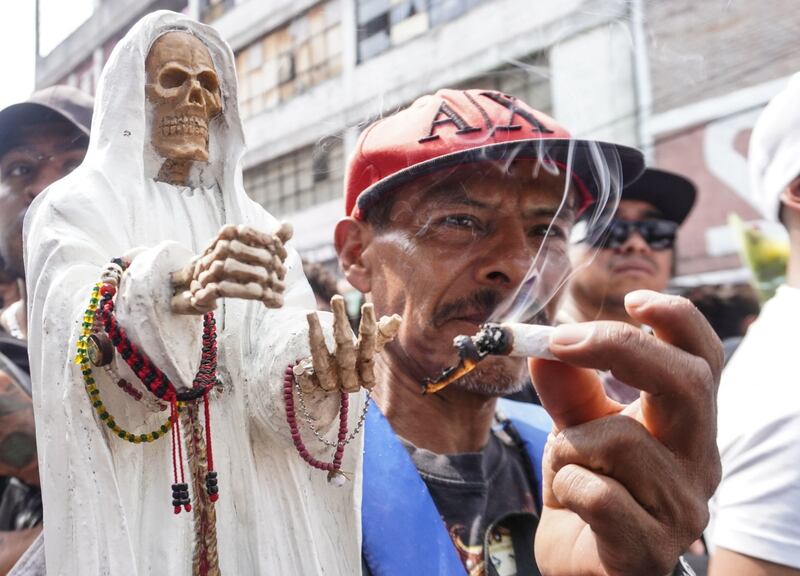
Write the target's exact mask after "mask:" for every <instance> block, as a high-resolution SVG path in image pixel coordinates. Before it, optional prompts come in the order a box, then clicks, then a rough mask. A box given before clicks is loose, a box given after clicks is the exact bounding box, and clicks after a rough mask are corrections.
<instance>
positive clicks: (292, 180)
mask: <svg viewBox="0 0 800 576" xmlns="http://www.w3.org/2000/svg"><path fill="white" fill-rule="evenodd" d="M343 182H344V146H343V144H342V139H341V137H339V136H331V137H329V138H326V139H324V140H323V141H321V142H319V143H318V144H316V145H314V146H308V147H306V148H302V149H300V150H297V151H295V152H292V153H290V154H287V155H285V156H282V157H280V158H276V159H274V160H268V161H267V162H264V163H263V164H261V165H259V166H256V167H254V168H251V169H249V170H247V171H246V172H245V173H244V185H245V190H247V193H248V194H249V195H250V197H251V198H252V199H253V200H255V201H256V202H258V203H259V204H261V205H262V206H264V208H266V209H267V210H268V211H269V212H270V213H271V214H272V215H273V216H277V217H283V216H285V215H287V214H291V213H292V212H297V211H300V210H304V209H306V208H310V207H311V206H314V205H316V204H319V203H320V202H325V201H327V200H333V199H334V198H339V197H341V196H342V194H343V191H342V190H343V188H342V186H343Z"/></svg>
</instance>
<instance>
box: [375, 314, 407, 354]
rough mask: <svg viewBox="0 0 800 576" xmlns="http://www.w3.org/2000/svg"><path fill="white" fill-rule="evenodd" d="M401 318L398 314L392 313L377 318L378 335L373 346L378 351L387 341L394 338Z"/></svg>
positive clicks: (401, 320) (398, 329)
mask: <svg viewBox="0 0 800 576" xmlns="http://www.w3.org/2000/svg"><path fill="white" fill-rule="evenodd" d="M402 322H403V318H402V317H401V316H400V315H399V314H392V315H391V316H381V319H380V320H378V335H377V338H376V342H375V347H376V350H377V351H378V352H380V351H381V350H383V347H384V346H386V345H387V344H388V343H389V342H391V341H392V340H394V339H395V337H396V336H397V333H398V332H399V331H400V324H402Z"/></svg>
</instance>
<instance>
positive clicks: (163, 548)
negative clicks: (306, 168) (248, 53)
mask: <svg viewBox="0 0 800 576" xmlns="http://www.w3.org/2000/svg"><path fill="white" fill-rule="evenodd" d="M243 140H244V139H243V132H242V125H241V121H240V118H239V114H238V110H237V101H236V78H235V73H234V60H233V55H232V53H231V51H230V48H229V47H228V46H227V44H226V43H225V42H224V41H223V40H222V39H221V38H220V36H219V35H218V34H217V33H216V32H215V31H214V29H212V28H210V27H207V26H204V25H201V24H198V23H196V22H194V21H192V20H190V19H187V18H185V17H183V16H181V15H178V14H173V13H170V12H157V13H153V14H150V15H148V16H146V17H145V18H143V19H142V20H141V21H140V22H139V23H137V24H136V25H135V26H134V27H133V28H132V29H131V31H130V32H129V33H128V34H127V35H126V36H125V37H124V38H123V39H122V40H121V41H120V42H119V44H118V45H117V46H116V48H115V49H114V51H113V53H112V54H111V57H110V58H109V61H108V63H107V65H106V67H105V69H104V71H103V74H102V76H101V78H100V81H99V86H98V92H97V97H96V106H95V116H94V124H93V127H92V134H91V141H90V145H89V151H88V153H87V155H86V160H85V161H84V163H83V164H82V166H80V167H79V168H78V169H77V170H75V171H74V172H73V173H72V174H71V175H70V176H68V177H67V178H65V179H64V180H62V181H60V182H58V183H57V184H55V185H54V186H52V187H51V188H50V189H49V190H48V191H47V192H46V193H45V194H43V195H41V196H40V197H39V198H38V199H37V201H36V202H35V204H34V206H33V207H32V208H31V210H30V211H29V213H28V221H27V222H26V264H27V268H28V271H27V272H28V286H29V287H30V290H31V296H30V298H29V302H30V310H29V314H30V355H31V369H32V377H33V386H34V399H35V403H36V406H35V407H36V423H37V440H38V444H39V458H40V470H41V478H42V480H41V481H42V490H43V497H44V506H45V508H44V509H45V521H44V526H45V548H46V555H47V571H48V574H51V575H56V574H65V575H66V574H75V575H78V574H126V575H133V574H142V575H143V574H159V575H162V574H170V575H172V574H190V573H193V574H219V573H224V574H322V573H326V574H358V573H360V569H361V551H360V521H359V509H360V498H361V490H360V482H359V481H358V480H356V481H352V482H346V481H345V479H346V477H347V476H350V475H356V476H357V475H358V473H359V471H360V466H361V457H360V455H361V446H360V439H361V437H360V435H358V434H357V432H358V430H359V428H360V425H361V423H362V422H363V413H364V410H365V409H366V406H365V394H364V393H363V392H362V390H361V388H362V386H363V387H366V388H369V386H370V385H371V383H372V382H374V375H373V373H372V357H373V355H374V354H375V353H376V351H377V350H379V349H380V347H381V345H382V344H384V343H385V342H386V341H387V340H388V339H391V337H392V336H393V334H394V333H396V330H397V327H398V323H399V318H397V317H395V318H385V319H381V321H380V322H376V320H375V317H374V312H373V311H372V309H371V308H369V307H366V308H365V309H364V311H363V320H362V325H361V327H360V330H359V332H360V334H359V338H358V340H357V341H355V340H356V339H355V337H354V335H353V333H352V331H351V330H350V328H349V326H348V324H347V318H346V314H345V311H344V303H343V302H342V301H341V299H336V300H334V301H333V307H334V315H333V317H332V318H331V317H330V316H327V317H325V316H323V317H322V318H321V319H320V318H318V317H317V315H316V314H314V313H311V314H310V313H309V311H310V310H313V309H314V307H315V301H314V297H313V295H312V292H311V289H310V287H309V285H308V283H307V282H306V280H305V278H304V276H303V273H302V267H301V264H300V258H299V257H298V255H297V253H296V252H295V251H294V250H293V249H292V248H291V245H290V244H289V245H286V242H287V241H288V240H289V238H290V237H291V230H290V229H289V228H288V227H287V226H285V225H280V224H279V223H278V222H277V221H276V220H275V219H274V218H273V217H272V216H270V215H269V214H268V213H266V212H265V211H264V210H263V209H262V208H261V207H260V206H258V205H257V204H255V203H254V202H252V201H251V200H250V199H248V198H247V196H246V194H245V192H244V190H243V187H242V174H241V159H242V155H243V153H244V142H243ZM320 320H321V321H320ZM326 338H327V340H328V342H327V343H326V341H325V340H326ZM329 349H333V350H334V352H333V353H330V352H329V351H328V350H329ZM346 445H347V447H348V450H345V446H346ZM342 484H343V486H338V487H337V486H335V485H342Z"/></svg>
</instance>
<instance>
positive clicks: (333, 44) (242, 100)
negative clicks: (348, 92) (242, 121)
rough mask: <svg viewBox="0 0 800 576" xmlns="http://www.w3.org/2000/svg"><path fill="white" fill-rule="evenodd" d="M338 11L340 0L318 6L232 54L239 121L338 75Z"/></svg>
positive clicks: (339, 59)
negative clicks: (237, 80)
mask: <svg viewBox="0 0 800 576" xmlns="http://www.w3.org/2000/svg"><path fill="white" fill-rule="evenodd" d="M339 11H340V4H339V0H328V1H327V2H322V3H320V4H317V5H316V6H314V7H313V8H311V9H310V10H308V11H306V12H305V13H303V14H301V15H300V16H297V17H295V18H294V19H293V20H291V21H290V22H288V23H286V24H284V25H283V26H281V27H280V28H277V29H275V30H272V31H271V32H269V33H268V34H267V35H266V36H263V37H262V38H261V39H259V40H257V41H255V42H254V43H252V44H250V45H249V46H247V47H246V48H244V49H242V50H241V51H239V53H238V54H236V69H237V71H238V73H239V107H240V110H241V114H242V117H243V118H248V117H250V116H253V115H255V114H258V113H259V112H262V111H264V110H267V109H270V108H273V107H275V106H276V105H278V104H279V103H281V102H285V101H286V100H290V99H291V98H294V97H295V96H297V95H299V94H302V93H303V92H305V91H307V90H309V89H310V88H312V87H314V86H316V85H317V84H320V83H322V82H324V81H326V80H328V79H329V78H333V77H335V76H338V75H339V74H341V72H342V39H341V24H340V20H341V15H340V13H339Z"/></svg>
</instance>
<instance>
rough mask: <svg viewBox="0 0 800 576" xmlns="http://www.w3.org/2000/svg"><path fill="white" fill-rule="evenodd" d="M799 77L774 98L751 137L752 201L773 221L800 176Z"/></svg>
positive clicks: (798, 75) (793, 77) (792, 80)
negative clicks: (782, 195) (792, 182)
mask: <svg viewBox="0 0 800 576" xmlns="http://www.w3.org/2000/svg"><path fill="white" fill-rule="evenodd" d="M798 102H800V73H797V74H795V75H794V76H792V77H791V79H790V80H789V84H788V85H787V86H786V88H784V89H783V90H782V91H781V92H780V93H779V94H778V95H777V96H775V97H774V98H773V99H772V100H771V101H770V103H769V104H768V105H767V107H766V108H765V109H764V111H763V112H762V113H761V115H760V116H759V117H758V121H757V122H756V125H755V127H754V128H753V134H752V136H751V137H750V151H749V153H748V164H749V167H750V198H751V202H752V203H753V205H754V206H755V207H756V208H758V210H759V211H760V212H761V213H762V214H763V215H764V217H765V218H767V219H769V220H773V221H777V220H778V214H779V212H780V205H781V200H780V197H781V194H782V193H783V191H784V189H785V188H786V186H787V185H788V184H789V183H790V182H791V181H792V180H794V179H795V178H797V177H798V176H800V106H798Z"/></svg>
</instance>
